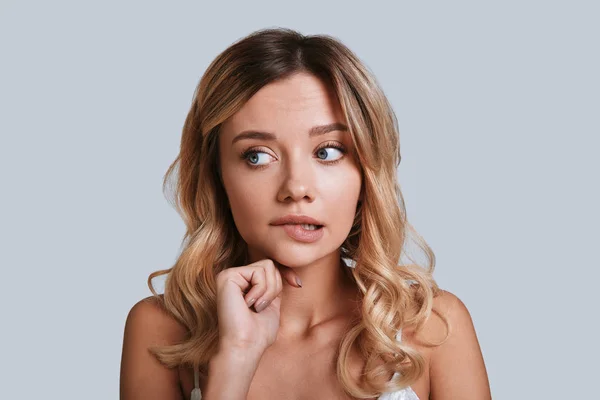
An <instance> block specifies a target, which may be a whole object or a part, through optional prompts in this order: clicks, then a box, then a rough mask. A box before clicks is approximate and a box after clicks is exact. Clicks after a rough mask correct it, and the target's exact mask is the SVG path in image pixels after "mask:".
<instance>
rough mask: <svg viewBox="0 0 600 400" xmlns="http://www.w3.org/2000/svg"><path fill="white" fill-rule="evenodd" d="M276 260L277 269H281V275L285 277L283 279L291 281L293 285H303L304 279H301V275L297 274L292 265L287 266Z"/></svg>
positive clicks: (299, 286)
mask: <svg viewBox="0 0 600 400" xmlns="http://www.w3.org/2000/svg"><path fill="white" fill-rule="evenodd" d="M273 261H274V262H275V266H276V267H277V269H278V270H279V273H280V274H281V277H282V278H283V280H285V281H286V282H287V283H289V284H290V285H292V286H295V287H298V288H301V287H302V281H301V280H300V277H299V276H298V274H296V272H294V270H293V269H292V268H290V267H286V266H285V265H283V264H281V263H279V262H277V261H275V260H273Z"/></svg>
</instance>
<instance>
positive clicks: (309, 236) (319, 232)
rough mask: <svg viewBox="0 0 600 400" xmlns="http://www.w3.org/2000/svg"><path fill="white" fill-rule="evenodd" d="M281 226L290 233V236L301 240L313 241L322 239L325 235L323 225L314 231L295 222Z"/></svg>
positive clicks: (305, 241)
mask: <svg viewBox="0 0 600 400" xmlns="http://www.w3.org/2000/svg"><path fill="white" fill-rule="evenodd" d="M279 226H280V227H282V228H283V230H284V231H285V233H287V234H288V236H289V237H291V238H292V239H295V240H297V241H299V242H304V243H312V242H315V241H317V240H319V239H321V237H322V236H323V227H322V226H321V227H320V228H318V229H315V230H312V231H311V230H308V229H304V228H303V227H302V226H301V225H295V224H285V225H279Z"/></svg>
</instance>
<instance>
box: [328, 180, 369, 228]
mask: <svg viewBox="0 0 600 400" xmlns="http://www.w3.org/2000/svg"><path fill="white" fill-rule="evenodd" d="M360 189H361V178H360V174H359V173H358V172H355V171H352V173H347V174H345V176H344V177H343V179H339V180H338V181H337V184H335V185H330V186H329V187H328V188H327V195H326V198H327V201H326V203H327V220H328V221H329V223H330V224H331V227H332V228H335V232H332V233H333V234H335V235H336V237H337V236H338V235H339V236H343V237H342V239H345V238H346V236H347V235H348V233H349V232H350V229H351V228H352V223H353V222H354V216H355V215H356V206H357V203H358V197H359V196H360Z"/></svg>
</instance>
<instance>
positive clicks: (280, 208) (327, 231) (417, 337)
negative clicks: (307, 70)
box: [121, 74, 490, 400]
mask: <svg viewBox="0 0 600 400" xmlns="http://www.w3.org/2000/svg"><path fill="white" fill-rule="evenodd" d="M341 121H343V119H342V113H341V109H340V107H339V104H337V103H336V101H335V100H334V98H333V96H332V95H331V93H330V92H329V91H328V88H327V87H326V86H325V85H324V84H323V83H322V82H321V81H320V80H318V79H317V78H315V77H313V76H311V75H307V74H299V75H295V76H293V77H291V78H289V79H287V80H284V81H281V82H275V83H272V84H269V85H267V86H265V87H264V88H262V89H261V90H260V91H259V92H257V93H256V94H255V95H254V96H253V97H252V98H251V99H250V100H249V101H248V102H247V103H246V104H245V105H244V107H243V108H242V109H241V110H240V111H239V112H238V113H236V114H235V115H234V116H232V118H230V119H229V120H228V121H226V122H225V123H224V124H223V126H222V130H221V133H220V137H219V147H220V160H221V170H222V178H223V184H224V187H225V190H226V192H227V195H228V198H229V203H230V204H229V205H230V207H231V210H232V214H233V216H234V221H235V224H236V227H237V229H238V231H239V232H240V234H241V236H242V237H243V238H244V240H245V241H246V242H247V243H248V248H249V254H250V259H251V262H252V263H255V262H259V261H260V260H265V259H266V260H272V261H273V263H275V265H277V267H278V271H281V275H283V276H279V277H277V279H275V275H269V276H271V280H270V282H271V283H269V284H268V285H267V286H268V287H269V288H268V289H267V290H266V291H265V290H264V288H263V290H262V291H261V293H260V294H259V296H254V295H255V293H254V292H256V290H255V289H254V288H252V287H251V286H252V285H251V283H250V275H249V274H235V271H229V272H228V273H232V275H231V276H234V275H235V279H234V280H235V284H236V285H238V287H236V286H232V285H230V284H228V285H225V284H224V282H225V281H224V280H222V281H221V288H222V289H221V290H225V289H223V288H227V289H226V290H228V291H229V292H228V294H227V295H223V293H222V292H219V293H221V295H222V299H221V300H220V301H219V300H218V304H219V306H218V307H219V310H218V312H219V313H220V314H219V321H222V318H225V319H227V321H225V322H226V323H225V324H224V326H227V328H226V330H227V331H220V332H219V336H220V339H224V341H225V342H226V343H230V344H234V347H239V346H238V343H239V342H240V341H242V340H243V341H244V343H248V342H251V343H252V344H253V346H252V347H253V349H258V352H257V353H260V360H258V358H257V362H256V365H255V368H254V366H253V368H252V369H253V371H250V373H251V374H252V377H251V382H250V380H248V382H249V386H248V391H247V395H246V398H247V399H250V400H255V399H261V400H262V399H268V398H285V399H298V400H300V399H348V397H347V396H346V395H345V393H344V391H343V389H342V387H341V386H340V385H339V383H338V380H337V377H336V375H335V361H336V360H335V351H336V348H337V346H338V344H339V341H340V340H341V337H342V334H343V332H344V330H345V329H346V328H347V326H348V325H349V324H350V321H351V320H352V319H354V318H356V317H357V312H358V310H359V305H358V304H357V302H356V299H357V294H358V292H357V288H356V286H355V285H354V284H353V282H352V281H351V280H350V279H349V278H348V277H347V275H346V274H345V273H344V271H343V268H348V267H346V266H345V265H341V264H340V252H339V247H340V245H341V244H342V243H343V241H344V239H345V238H346V236H347V235H348V233H349V230H350V228H351V225H352V221H353V218H354V214H355V210H356V206H357V202H358V201H359V200H360V198H361V196H362V195H361V185H362V182H361V178H360V173H359V167H358V164H357V161H356V160H355V159H354V157H353V156H352V155H351V154H352V152H351V149H352V145H353V144H352V141H351V138H350V136H349V133H348V132H345V131H344V130H343V129H342V128H340V129H335V130H331V131H329V132H326V133H324V134H321V135H313V136H311V135H309V134H308V132H309V131H310V130H311V128H313V127H315V126H323V125H327V124H331V123H336V122H337V123H340V122H341ZM248 130H252V131H261V132H270V133H272V134H273V136H274V138H272V139H268V138H265V137H257V136H256V135H254V137H253V138H246V139H242V140H237V141H236V140H234V139H235V138H236V137H237V136H238V135H240V133H242V132H247V131H248ZM332 145H334V146H332ZM335 145H338V146H341V147H342V148H343V149H344V150H343V151H340V150H339V149H336V148H335ZM248 151H250V153H248ZM242 153H243V154H245V156H244V157H241V154H242ZM257 165H260V166H261V167H260V169H258V168H253V167H254V166H257ZM286 214H304V215H309V216H311V217H313V218H315V219H318V220H319V221H320V222H322V224H323V225H324V227H323V228H322V229H323V230H324V234H323V237H321V239H319V240H317V241H316V242H313V243H301V242H298V241H297V240H295V239H292V238H290V237H289V236H287V234H286V233H285V232H284V231H283V230H282V228H281V227H277V226H273V225H272V224H271V222H272V221H273V220H274V219H275V218H278V217H280V216H283V215H286ZM243 267H244V266H243ZM235 268H239V266H232V268H231V269H232V270H233V269H235ZM242 269H243V268H241V269H240V271H241V270H242ZM296 276H298V277H299V278H300V279H301V281H302V287H298V286H297V285H295V284H294V283H293V282H294V280H293V278H295V277H296ZM282 278H283V279H282ZM226 281H227V282H229V283H231V282H233V280H231V281H230V280H229V279H228V280H226ZM275 282H279V283H278V286H277V287H276V288H275ZM253 291H254V292H253ZM234 295H235V296H236V297H232V296H234ZM250 297H256V301H255V303H254V304H253V305H251V306H250V307H251V308H253V309H254V311H251V310H250V308H247V307H248V306H247V305H246V301H248V300H249V298H250ZM263 299H264V300H267V305H266V308H264V309H260V310H257V309H256V306H257V305H258V304H259V303H260V302H261V300H263ZM242 300H243V301H242ZM136 307H137V308H136ZM434 308H436V309H437V310H438V311H439V312H441V313H442V314H443V315H445V316H446V318H447V319H448V320H449V321H450V324H452V325H454V326H456V328H455V329H456V330H455V331H454V332H453V334H452V335H451V337H450V339H449V340H448V341H447V342H446V343H445V344H444V345H442V346H440V347H438V348H435V349H431V348H428V347H426V346H424V345H423V344H422V341H421V340H422V339H424V340H428V341H434V342H439V341H440V340H441V339H442V338H443V337H444V336H445V326H444V324H443V323H442V322H441V321H440V320H439V319H438V318H436V317H435V314H434V317H432V318H431V319H430V320H429V322H428V323H427V324H426V326H425V328H424V329H423V331H421V332H419V333H418V334H414V332H411V331H410V330H409V329H406V330H405V331H404V332H403V337H402V340H403V341H404V342H405V343H408V344H409V345H411V346H413V347H414V348H416V349H417V350H419V351H420V352H421V354H422V355H423V356H424V358H425V361H426V363H427V368H426V372H425V374H424V375H423V376H421V378H420V379H419V381H417V382H416V383H414V384H413V385H411V386H412V388H413V390H414V391H415V392H416V394H417V395H418V396H419V398H420V399H421V400H425V399H435V400H448V399H456V398H461V399H466V400H470V399H489V398H490V395H489V384H488V382H487V375H486V372H485V366H484V364H483V358H482V356H481V351H480V349H479V345H478V343H477V338H476V335H475V331H474V328H473V325H472V321H471V319H470V316H469V313H468V311H467V309H466V307H464V304H462V302H460V300H459V299H458V298H457V297H456V296H454V295H453V294H451V293H449V292H443V294H442V295H441V296H439V297H437V298H436V299H435V300H434ZM225 310H227V311H226V312H225ZM249 312H252V313H254V312H257V313H260V314H262V313H264V316H262V317H259V316H254V315H252V314H249ZM236 315H237V316H236ZM240 317H242V318H243V321H245V322H244V323H243V324H240ZM236 324H237V325H236ZM250 326H252V327H253V328H252V329H249V327H250ZM184 332H185V329H184V328H183V327H181V326H179V325H178V324H177V322H175V321H174V320H173V319H171V318H170V317H168V316H167V315H166V314H165V313H164V312H162V311H161V310H160V309H159V308H158V305H156V304H154V302H153V301H147V302H145V303H144V304H143V305H141V306H140V307H138V305H136V306H134V309H132V311H131V313H130V316H129V317H128V322H127V324H126V333H125V343H124V350H123V361H122V370H121V376H122V392H121V393H122V400H134V399H138V398H140V399H141V398H144V399H153V398H156V399H158V398H160V399H173V400H174V399H189V396H190V393H191V390H192V389H193V372H192V371H191V370H187V369H183V368H179V369H178V370H176V371H172V370H167V369H166V368H164V367H161V366H160V365H159V364H158V363H157V361H156V360H152V358H151V356H150V355H148V354H146V353H147V352H145V351H144V349H145V348H146V347H148V346H149V345H152V344H166V343H175V342H177V341H179V340H181V339H182V338H183V337H184ZM253 353H254V352H253ZM362 369H363V361H362V360H360V359H358V357H356V356H355V357H352V359H351V360H350V370H351V371H352V373H353V374H354V377H357V376H358V374H359V373H360V372H361V371H362ZM133 374H135V375H136V376H139V378H137V380H136V381H135V382H134V381H130V380H125V379H123V377H128V376H132V375H133ZM390 378H391V375H390ZM200 387H201V389H202V393H203V394H205V393H208V392H209V391H207V381H204V380H202V381H201V382H200ZM142 391H144V393H143V394H142ZM215 393H217V392H215ZM137 396H139V397H137ZM153 396H154V397H153ZM209 397H210V396H209ZM216 397H218V396H215V398H216ZM240 398H241V397H240ZM206 400H210V398H207V399H206Z"/></svg>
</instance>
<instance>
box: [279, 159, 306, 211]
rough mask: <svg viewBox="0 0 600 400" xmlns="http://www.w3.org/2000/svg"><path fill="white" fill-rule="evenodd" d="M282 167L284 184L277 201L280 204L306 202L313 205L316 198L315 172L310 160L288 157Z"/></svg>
mask: <svg viewBox="0 0 600 400" xmlns="http://www.w3.org/2000/svg"><path fill="white" fill-rule="evenodd" d="M282 164H283V166H282V174H283V178H282V182H281V184H280V187H279V191H278V192H277V200H278V201H280V202H290V201H294V202H297V201H301V200H306V201H308V202H309V203H312V202H313V201H314V200H315V196H314V176H315V173H314V172H315V171H314V170H313V167H312V166H311V162H310V160H306V159H301V157H300V156H297V157H294V159H292V157H288V158H287V160H285V161H284V162H283V163H282Z"/></svg>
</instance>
